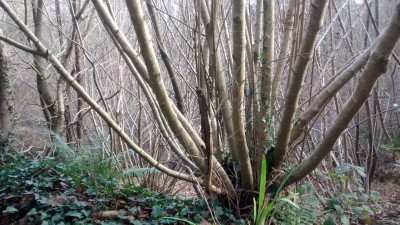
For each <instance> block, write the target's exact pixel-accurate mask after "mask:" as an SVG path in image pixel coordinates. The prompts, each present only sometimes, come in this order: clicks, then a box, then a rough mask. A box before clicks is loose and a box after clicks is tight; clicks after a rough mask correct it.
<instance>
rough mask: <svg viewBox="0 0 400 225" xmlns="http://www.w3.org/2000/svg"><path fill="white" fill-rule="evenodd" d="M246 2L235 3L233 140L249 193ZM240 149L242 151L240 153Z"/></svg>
mask: <svg viewBox="0 0 400 225" xmlns="http://www.w3.org/2000/svg"><path fill="white" fill-rule="evenodd" d="M245 9H246V5H245V1H244V0H238V1H234V2H233V6H232V13H233V17H232V18H233V27H232V37H233V52H232V58H233V71H234V77H235V80H234V84H233V101H232V105H233V114H232V120H233V129H234V131H235V133H234V136H233V138H234V139H235V141H236V146H237V148H238V156H240V157H238V161H239V165H240V172H241V178H242V185H243V188H244V189H245V190H247V191H253V189H254V186H253V173H252V167H251V164H250V158H249V150H248V148H247V143H246V136H245V127H244V107H243V103H244V101H243V100H244V85H245V73H246V71H245V69H246V59H245V56H246V48H245V47H246V36H245V28H246V24H245ZM239 149H240V151H239Z"/></svg>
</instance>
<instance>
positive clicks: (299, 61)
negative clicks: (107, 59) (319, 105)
mask: <svg viewBox="0 0 400 225" xmlns="http://www.w3.org/2000/svg"><path fill="white" fill-rule="evenodd" d="M328 3H329V1H328V0H313V1H312V2H311V12H310V20H309V22H308V26H307V28H306V30H305V32H304V36H303V38H302V40H301V44H300V50H299V53H298V54H297V56H296V59H295V63H294V66H293V70H292V72H291V75H290V80H289V87H288V90H287V94H286V98H285V108H284V110H283V114H282V118H283V119H282V121H281V122H280V125H279V131H278V136H277V142H276V149H275V150H274V151H273V152H272V159H273V160H272V166H273V167H275V168H276V167H280V166H281V165H282V163H283V160H284V159H285V156H286V152H287V147H288V144H289V138H290V132H291V130H292V127H293V119H294V116H295V113H296V110H297V104H298V101H299V98H300V92H301V89H302V86H303V82H304V77H305V74H306V69H307V66H308V63H309V62H310V59H311V58H312V56H313V51H314V47H315V44H316V42H317V36H318V33H319V30H320V29H321V27H322V23H323V18H324V15H325V11H326V8H327V6H328Z"/></svg>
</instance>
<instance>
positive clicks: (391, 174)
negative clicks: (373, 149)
mask: <svg viewBox="0 0 400 225" xmlns="http://www.w3.org/2000/svg"><path fill="white" fill-rule="evenodd" d="M372 189H373V190H375V191H378V192H379V193H380V198H379V205H380V206H381V207H382V209H381V212H380V214H379V215H377V217H378V218H377V222H376V224H379V225H400V166H398V164H397V165H396V164H393V163H388V164H386V165H384V166H380V167H378V169H377V171H376V174H375V182H373V184H372Z"/></svg>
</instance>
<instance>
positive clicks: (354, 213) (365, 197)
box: [325, 164, 379, 225]
mask: <svg viewBox="0 0 400 225" xmlns="http://www.w3.org/2000/svg"><path fill="white" fill-rule="evenodd" d="M353 172H355V173H356V174H357V175H358V176H354V175H352V174H353ZM365 176H366V174H365V173H364V170H363V168H361V167H358V166H354V165H351V164H343V165H341V166H338V167H337V168H336V169H335V171H334V172H332V173H329V174H328V178H329V179H331V180H332V182H334V183H337V184H338V185H339V186H343V185H344V184H345V182H351V184H352V186H353V187H355V188H354V190H353V191H350V192H347V191H345V190H343V191H342V192H340V193H332V192H328V193H327V194H328V195H329V196H330V197H329V198H326V199H325V202H326V204H325V205H326V206H327V207H326V209H325V210H326V213H327V214H329V218H327V219H326V221H325V224H344V225H347V224H351V223H361V224H372V223H373V217H374V214H375V213H376V211H377V209H378V208H379V205H377V204H376V203H375V202H376V200H377V199H378V198H379V193H378V192H376V191H370V192H369V193H366V192H365V189H364V187H363V185H362V182H361V180H360V179H359V178H358V177H365Z"/></svg>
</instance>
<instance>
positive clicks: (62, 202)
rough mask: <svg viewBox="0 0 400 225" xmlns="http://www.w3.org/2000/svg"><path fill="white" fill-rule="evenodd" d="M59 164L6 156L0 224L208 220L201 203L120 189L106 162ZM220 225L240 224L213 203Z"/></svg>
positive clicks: (0, 176)
mask: <svg viewBox="0 0 400 225" xmlns="http://www.w3.org/2000/svg"><path fill="white" fill-rule="evenodd" d="M84 159H85V157H83V158H82V160H79V161H76V162H72V163H69V164H68V163H63V162H60V161H58V160H56V159H55V158H50V157H47V158H43V159H40V160H36V159H32V158H29V157H26V156H23V155H21V154H18V153H12V154H5V155H4V156H3V160H2V162H1V166H0V183H1V189H0V224H13V223H19V224H104V225H105V224H185V223H184V222H179V220H176V219H174V218H181V219H185V220H187V221H193V222H194V223H199V222H200V221H201V220H203V219H209V218H211V215H210V211H209V210H208V208H207V207H206V202H205V201H204V200H193V199H185V200H181V199H179V198H177V197H174V196H169V195H167V194H161V193H156V192H150V191H148V190H147V189H145V188H141V187H134V186H130V185H124V186H121V185H120V184H119V181H118V179H119V178H120V177H122V174H119V173H118V171H115V170H114V169H113V167H112V166H110V164H109V163H108V162H107V161H102V160H100V159H97V160H93V158H92V160H90V162H89V160H87V161H86V162H87V164H85V160H84ZM208 203H209V204H210V205H211V209H212V212H213V216H214V217H215V218H216V219H217V220H218V221H220V222H221V223H222V224H243V223H244V222H243V221H242V220H239V219H236V218H235V217H234V216H233V215H232V213H231V211H229V210H227V209H225V208H223V207H222V206H221V205H220V204H219V203H218V202H217V201H212V202H208Z"/></svg>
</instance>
